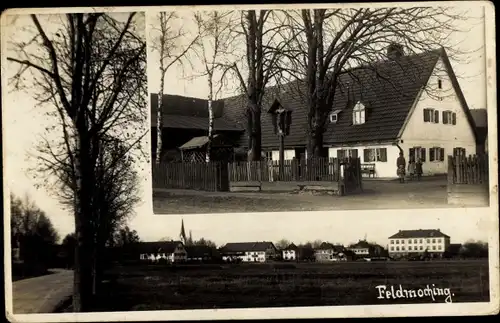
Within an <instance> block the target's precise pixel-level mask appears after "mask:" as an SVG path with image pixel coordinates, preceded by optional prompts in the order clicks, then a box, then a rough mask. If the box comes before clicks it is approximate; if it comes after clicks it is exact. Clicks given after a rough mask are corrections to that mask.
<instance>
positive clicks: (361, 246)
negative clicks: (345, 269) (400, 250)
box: [347, 240, 387, 259]
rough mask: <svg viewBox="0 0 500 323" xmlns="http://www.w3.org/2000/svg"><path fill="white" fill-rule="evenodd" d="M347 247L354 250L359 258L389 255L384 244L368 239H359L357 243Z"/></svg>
mask: <svg viewBox="0 0 500 323" xmlns="http://www.w3.org/2000/svg"><path fill="white" fill-rule="evenodd" d="M347 249H348V250H350V251H352V252H353V253H354V255H355V256H356V258H358V259H359V258H376V257H386V256H387V252H386V250H385V249H384V248H383V247H382V246H379V245H377V244H373V243H369V242H368V241H366V240H359V241H358V242H357V243H355V244H352V245H350V246H349V247H348V248H347Z"/></svg>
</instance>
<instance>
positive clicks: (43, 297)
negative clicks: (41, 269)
mask: <svg viewBox="0 0 500 323" xmlns="http://www.w3.org/2000/svg"><path fill="white" fill-rule="evenodd" d="M51 271H53V272H54V273H53V274H50V275H45V276H40V277H35V278H28V279H23V280H19V281H16V282H14V283H13V284H12V294H13V295H12V297H13V307H14V309H13V310H14V314H31V313H52V312H53V311H54V310H55V309H56V308H57V306H59V305H60V304H61V303H62V302H63V301H65V300H67V299H68V297H70V296H71V294H72V292H73V271H72V270H62V269H61V270H59V269H58V270H51Z"/></svg>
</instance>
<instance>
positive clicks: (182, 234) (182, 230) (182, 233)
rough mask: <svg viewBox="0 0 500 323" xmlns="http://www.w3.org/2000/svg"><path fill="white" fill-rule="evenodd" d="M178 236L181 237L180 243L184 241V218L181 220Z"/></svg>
mask: <svg viewBox="0 0 500 323" xmlns="http://www.w3.org/2000/svg"><path fill="white" fill-rule="evenodd" d="M179 237H180V238H181V241H182V243H184V244H185V243H186V242H187V239H186V230H185V229H184V219H182V220H181V233H180V234H179Z"/></svg>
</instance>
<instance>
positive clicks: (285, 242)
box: [276, 239, 290, 249]
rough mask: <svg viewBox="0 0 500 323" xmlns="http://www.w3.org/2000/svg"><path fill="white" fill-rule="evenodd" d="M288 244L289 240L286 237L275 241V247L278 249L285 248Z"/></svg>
mask: <svg viewBox="0 0 500 323" xmlns="http://www.w3.org/2000/svg"><path fill="white" fill-rule="evenodd" d="M289 245H290V241H288V240H287V239H281V240H280V241H278V242H276V248H278V249H285V248H287V247H288V246H289Z"/></svg>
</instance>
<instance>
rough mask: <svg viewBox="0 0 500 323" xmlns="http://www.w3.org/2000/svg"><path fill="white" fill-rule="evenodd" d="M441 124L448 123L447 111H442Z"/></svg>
mask: <svg viewBox="0 0 500 323" xmlns="http://www.w3.org/2000/svg"><path fill="white" fill-rule="evenodd" d="M443 124H448V113H447V112H446V111H443Z"/></svg>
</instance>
